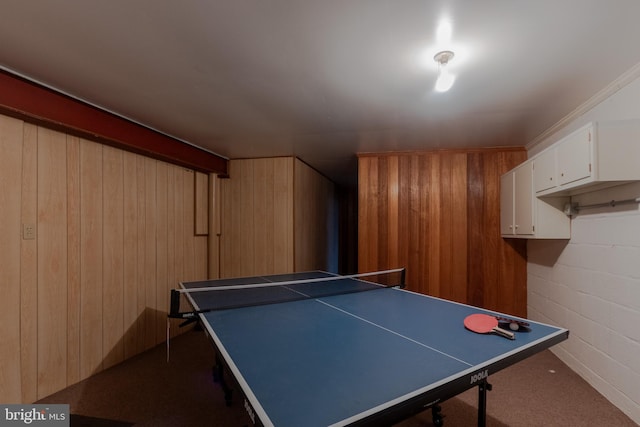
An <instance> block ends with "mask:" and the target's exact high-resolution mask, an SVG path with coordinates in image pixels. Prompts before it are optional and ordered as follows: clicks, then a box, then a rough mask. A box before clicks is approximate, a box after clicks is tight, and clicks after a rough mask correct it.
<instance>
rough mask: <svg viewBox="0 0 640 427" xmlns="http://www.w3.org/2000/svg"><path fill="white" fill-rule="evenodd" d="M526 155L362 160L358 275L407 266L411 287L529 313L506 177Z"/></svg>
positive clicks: (490, 152) (454, 153)
mask: <svg viewBox="0 0 640 427" xmlns="http://www.w3.org/2000/svg"><path fill="white" fill-rule="evenodd" d="M524 160H526V151H525V150H524V149H523V148H521V149H484V150H469V151H460V150H451V151H446V150H442V151H432V152H420V153H391V154H380V155H375V154H371V155H369V154H368V155H361V156H359V159H358V165H359V171H358V174H359V178H358V179H359V182H358V205H359V207H358V230H359V231H358V248H359V251H358V269H359V271H361V272H364V271H375V270H384V269H388V268H396V267H406V268H407V284H408V288H409V289H411V290H414V291H417V292H421V293H425V294H429V295H434V296H438V297H442V298H446V299H451V300H454V301H459V302H463V303H469V304H473V305H476V306H482V307H486V308H489V309H494V310H500V311H503V312H507V313H512V314H514V315H520V316H524V315H526V242H525V241H524V240H517V239H509V240H505V239H502V238H501V237H500V229H499V227H500V175H502V174H503V173H505V172H507V171H508V170H509V169H511V168H513V167H514V166H516V165H518V164H519V163H521V162H523V161H524Z"/></svg>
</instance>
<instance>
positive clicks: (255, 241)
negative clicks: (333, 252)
mask: <svg viewBox="0 0 640 427" xmlns="http://www.w3.org/2000/svg"><path fill="white" fill-rule="evenodd" d="M293 164H294V159H293V158H292V157H276V158H264V159H238V160H231V161H230V162H229V179H222V180H221V182H220V192H221V200H222V201H221V209H222V212H221V227H220V228H221V230H222V234H221V236H220V277H238V276H252V275H260V274H277V273H288V272H291V271H293V268H294V259H293V254H294V242H293Z"/></svg>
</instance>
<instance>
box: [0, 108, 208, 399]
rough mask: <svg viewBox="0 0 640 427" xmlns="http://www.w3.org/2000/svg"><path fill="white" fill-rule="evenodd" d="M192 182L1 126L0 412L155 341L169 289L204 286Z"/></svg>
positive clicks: (44, 134) (7, 123)
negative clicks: (29, 231)
mask: <svg viewBox="0 0 640 427" xmlns="http://www.w3.org/2000/svg"><path fill="white" fill-rule="evenodd" d="M194 182H195V178H194V171H192V170H188V169H184V168H182V167H179V166H174V165H170V164H167V163H164V162H162V161H158V160H154V159H150V158H146V157H143V156H140V155H137V154H133V153H130V152H125V151H122V150H119V149H115V148H112V147H107V146H103V145H101V144H98V143H95V142H91V141H88V140H84V139H81V138H78V137H75V136H70V135H66V134H64V133H60V132H57V131H53V130H49V129H46V128H43V127H38V126H35V125H32V124H28V123H24V122H22V121H21V120H18V119H14V118H9V117H5V116H0V189H1V191H0V236H2V239H0V260H1V261H0V262H1V263H2V268H0V295H2V301H3V304H2V305H3V309H2V310H0V339H1V345H0V402H5V403H14V402H15V403H18V402H23V403H26V402H33V401H35V400H37V399H39V398H42V397H44V396H47V395H49V394H51V393H53V392H56V391H58V390H60V389H62V388H64V387H66V386H68V385H71V384H73V383H76V382H78V381H80V380H82V379H85V378H87V377H88V376H90V375H92V374H94V373H96V372H99V371H100V370H102V369H105V368H107V367H109V366H112V365H114V364H116V363H119V362H121V361H123V360H124V359H126V358H128V357H131V356H133V355H135V354H138V353H140V352H142V351H144V350H146V349H148V348H150V347H152V346H154V345H156V344H158V343H160V342H162V341H164V339H165V336H166V324H167V323H166V313H167V308H168V294H169V289H170V288H173V287H175V286H176V284H177V283H178V282H179V281H182V280H196V279H204V278H206V277H207V236H206V235H202V236H196V235H195V232H194V230H195V222H194V221H195V219H194V218H195V216H196V213H195V212H194V209H195V206H196V203H195V197H196V196H195V184H194ZM205 182H206V180H205ZM198 206H201V207H203V208H202V209H207V203H199V204H198ZM200 216H202V215H200ZM206 216H207V214H206V213H204V217H206ZM23 225H27V226H34V227H35V238H34V239H25V238H23ZM172 330H173V331H174V332H175V331H176V328H175V327H174V328H172Z"/></svg>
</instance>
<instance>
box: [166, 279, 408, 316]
mask: <svg viewBox="0 0 640 427" xmlns="http://www.w3.org/2000/svg"><path fill="white" fill-rule="evenodd" d="M267 277H269V276H267ZM246 280H247V283H246V284H236V283H238V282H239V281H240V282H242V279H236V280H234V281H233V283H234V284H232V285H229V284H221V285H215V284H214V285H210V283H215V281H214V282H208V281H204V282H197V284H198V285H199V286H195V287H189V286H187V287H183V288H182V289H172V290H171V296H170V307H169V315H168V317H170V318H178V319H185V320H189V319H193V320H195V319H197V315H198V314H200V313H206V312H210V311H216V310H225V309H232V308H241V307H249V306H255V305H265V304H276V303H283V302H289V301H297V300H303V299H312V298H321V297H327V296H332V295H341V294H348V293H356V292H366V291H372V290H376V289H383V288H391V287H398V288H404V287H405V269H404V268H399V269H393V270H384V271H375V272H368V273H359V274H353V275H343V276H339V275H328V276H323V277H316V278H310V279H301V280H287V281H265V282H259V283H256V282H255V278H247V279H246ZM223 283H224V281H223ZM187 285H189V284H187Z"/></svg>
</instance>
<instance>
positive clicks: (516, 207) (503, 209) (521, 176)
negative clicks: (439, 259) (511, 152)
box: [500, 120, 640, 239]
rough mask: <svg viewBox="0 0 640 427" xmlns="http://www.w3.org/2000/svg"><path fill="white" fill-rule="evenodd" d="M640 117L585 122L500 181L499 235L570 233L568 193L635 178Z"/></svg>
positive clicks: (639, 152)
mask: <svg viewBox="0 0 640 427" xmlns="http://www.w3.org/2000/svg"><path fill="white" fill-rule="evenodd" d="M638 159H640V121H639V120H626V121H610V122H590V123H588V124H587V125H585V126H583V127H581V128H580V129H578V130H576V131H574V132H573V133H571V134H569V135H567V136H566V137H564V138H562V139H561V140H559V141H558V142H556V143H555V144H553V145H552V146H550V147H548V148H547V149H545V150H544V151H542V152H540V153H539V154H538V155H536V156H534V157H532V158H530V159H529V160H528V161H526V162H525V163H523V164H522V165H519V166H517V167H516V168H514V169H512V170H511V171H509V172H507V173H506V174H504V175H503V176H502V177H501V180H500V184H501V186H500V214H501V215H500V224H501V233H502V236H503V237H520V238H557V239H567V238H570V237H571V235H570V227H571V225H570V217H569V216H567V215H566V214H565V207H566V206H567V204H568V203H569V202H570V196H572V195H575V194H580V193H584V192H587V191H594V190H600V189H603V188H607V187H611V186H614V185H620V184H624V183H626V182H630V181H638V180H640V167H638V166H639V164H638Z"/></svg>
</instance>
